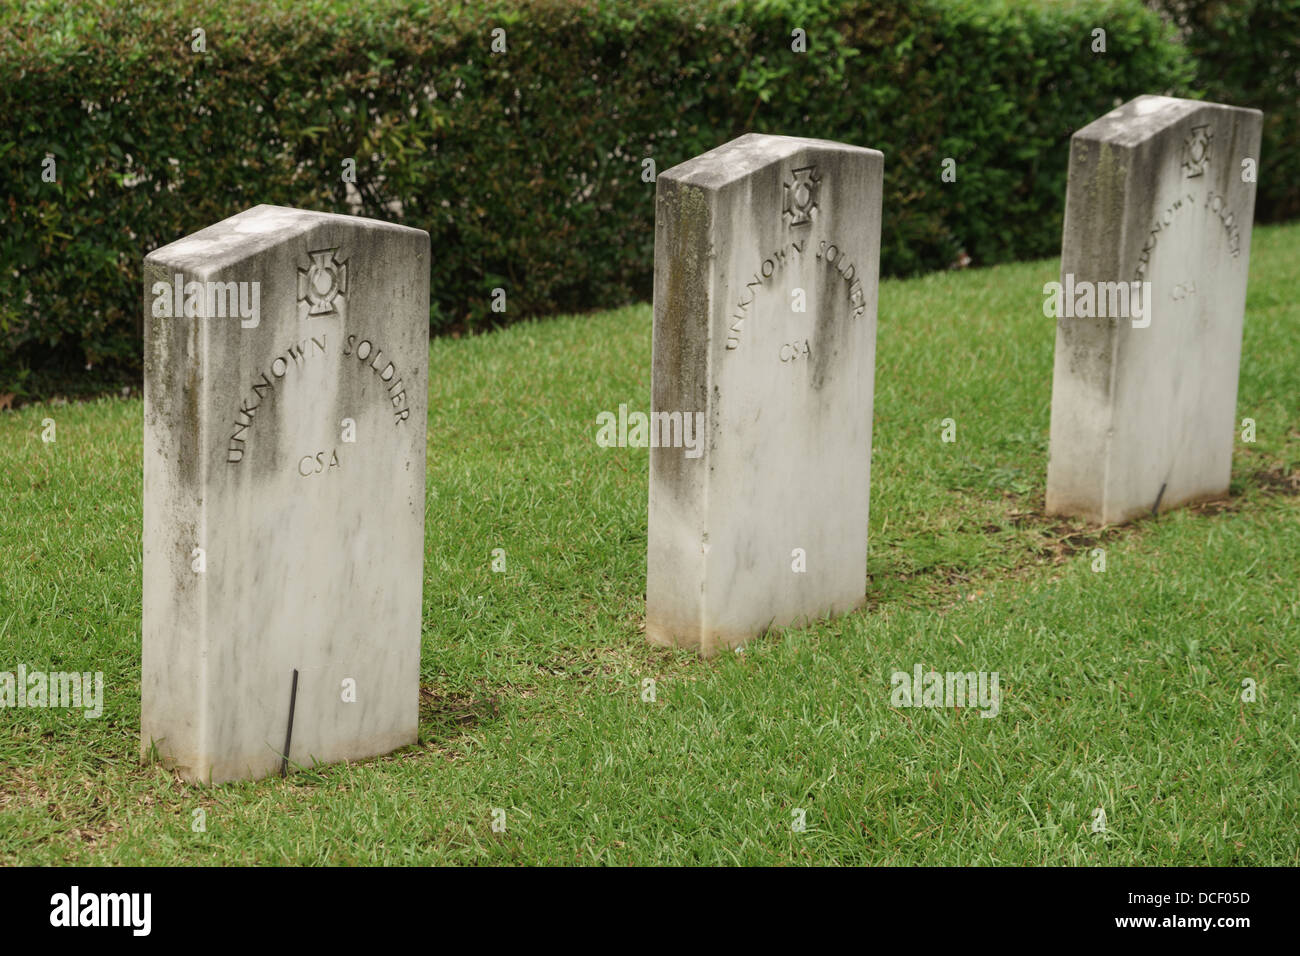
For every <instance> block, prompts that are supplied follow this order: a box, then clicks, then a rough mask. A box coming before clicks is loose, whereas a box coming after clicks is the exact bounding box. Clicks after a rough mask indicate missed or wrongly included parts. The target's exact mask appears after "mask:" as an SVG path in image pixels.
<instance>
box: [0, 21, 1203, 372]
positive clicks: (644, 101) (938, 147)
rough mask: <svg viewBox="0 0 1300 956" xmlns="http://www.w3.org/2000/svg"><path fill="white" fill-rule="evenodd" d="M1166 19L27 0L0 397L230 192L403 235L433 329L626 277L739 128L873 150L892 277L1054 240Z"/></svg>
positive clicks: (100, 319) (1034, 249)
mask: <svg viewBox="0 0 1300 956" xmlns="http://www.w3.org/2000/svg"><path fill="white" fill-rule="evenodd" d="M345 7H346V8H345ZM353 7H355V9H353ZM195 27H202V28H203V29H204V31H205V34H206V36H205V40H206V52H205V53H197V52H194V51H193V50H192V30H193V28H195ZM1097 27H1101V28H1104V29H1105V30H1106V31H1107V50H1106V52H1105V53H1104V54H1099V53H1094V52H1092V51H1091V44H1092V30H1093V29H1094V28H1097ZM496 28H502V29H504V30H505V31H506V34H505V35H506V43H507V51H506V52H505V53H493V52H492V51H491V48H490V45H491V41H492V36H491V34H492V31H493V30H494V29H496ZM796 28H799V29H802V30H805V31H806V33H807V45H808V49H807V52H806V53H802V54H801V53H795V52H792V49H791V46H792V39H791V33H792V31H793V30H794V29H796ZM1169 35H1170V30H1169V28H1167V27H1166V26H1165V24H1164V23H1163V22H1162V21H1161V18H1160V17H1159V16H1158V15H1157V14H1156V13H1155V12H1153V11H1151V10H1149V9H1147V8H1146V7H1144V6H1143V5H1142V4H1141V3H1140V2H1139V0H1110V2H1104V3H1100V4H1090V5H1087V6H1083V5H1074V4H1055V3H1052V4H1046V5H1043V6H1041V7H1040V6H1033V5H1030V6H1025V5H1023V4H1021V5H1016V6H1011V5H1006V4H999V3H995V4H992V5H989V4H987V3H979V2H972V3H951V2H938V0H898V2H890V3H879V2H868V0H821V2H818V0H783V2H769V3H758V4H754V3H746V4H737V3H723V2H717V0H713V2H704V0H688V2H681V0H650V2H643V3H637V4H611V3H596V2H581V0H563V2H561V0H541V2H531V3H526V2H520V0H514V2H509V3H504V2H491V3H485V4H477V5H474V6H473V7H463V6H461V5H459V4H454V3H444V2H415V0H383V2H377V3H362V4H351V3H349V4H346V5H345V4H340V3H312V2H298V3H289V2H286V0H277V2H274V3H257V2H250V0H230V2H221V3H211V4H209V3H197V2H173V3H167V4H156V3H155V4H141V5H136V6H132V7H125V6H119V5H118V4H115V3H105V2H87V0H80V2H78V0H70V3H35V4H30V3H29V4H27V5H26V6H24V7H22V8H21V10H20V12H10V13H8V14H6V15H5V20H4V22H3V24H0V78H3V84H0V115H3V116H4V117H5V120H4V129H3V131H2V132H0V156H2V157H3V159H4V163H5V168H6V171H7V175H6V176H5V177H4V179H3V181H2V182H0V219H2V223H0V225H2V227H3V228H2V229H0V261H2V262H3V268H4V269H5V271H6V281H4V282H3V284H0V391H5V390H6V389H8V390H13V389H15V388H17V389H19V390H20V391H21V390H22V388H23V385H22V377H23V375H24V374H25V371H24V370H25V369H26V368H28V367H29V366H30V365H32V364H34V363H36V362H37V361H38V360H42V359H44V358H46V357H48V356H50V355H54V356H60V355H61V356H63V357H64V358H65V360H66V359H67V358H68V357H69V356H72V357H74V358H75V359H76V361H77V362H78V363H82V362H90V363H96V364H99V363H109V364H117V365H120V366H121V367H123V368H128V369H129V368H132V367H133V366H134V364H135V363H136V362H137V361H138V354H139V350H140V331H139V329H140V325H139V314H140V303H141V288H140V283H141V279H140V260H141V258H142V257H143V256H144V255H145V254H146V253H147V252H148V251H150V250H151V249H154V248H156V247H158V246H160V245H163V244H165V243H167V242H170V241H172V240H174V239H176V238H178V237H180V236H182V235H185V234H186V233H189V232H192V231H194V230H196V229H198V228H201V227H202V226H205V225H208V224H211V223H213V222H216V221H218V220H220V219H223V218H225V217H227V216H229V215H232V214H234V213H236V212H238V211H240V210H241V209H244V208H247V207H249V206H252V205H255V204H257V203H277V204H283V205H291V206H298V207H304V208H312V209H321V210H332V211H337V212H349V211H358V212H359V213H360V214H362V215H367V216H374V217H378V218H385V219H391V220H394V221H400V222H403V223H407V224H409V225H414V226H419V227H421V228H423V229H427V230H428V231H429V232H430V234H431V235H432V239H433V250H434V256H433V277H432V297H433V306H432V316H431V320H432V322H433V326H434V330H435V331H439V330H446V329H449V328H453V327H471V328H472V327H476V326H481V325H483V324H485V323H487V322H491V321H493V320H500V319H504V318H509V319H515V318H518V317H521V316H526V315H530V314H541V313H548V312H555V311H569V310H574V311H576V310H584V309H589V308H594V307H605V306H613V305H617V304H621V303H624V302H627V301H632V300H637V299H647V298H648V297H649V295H650V280H651V269H652V250H653V228H652V222H653V215H654V202H653V195H654V186H653V184H652V183H647V182H644V181H643V179H642V171H643V162H642V161H643V160H644V159H646V158H652V159H653V160H654V161H655V163H656V165H657V168H658V170H659V171H662V170H664V169H666V168H668V167H669V166H672V165H674V164H676V163H678V162H681V161H683V160H686V159H688V158H690V157H691V156H694V155H696V154H698V153H701V152H703V151H705V150H707V149H710V148H712V147H714V146H716V145H718V144H720V143H722V142H725V141H726V140H728V139H730V138H732V137H734V136H737V135H739V134H740V133H743V132H745V131H748V130H756V131H763V132H779V133H786V134H792V135H803V136H817V137H825V138H829V139H837V140H843V141H846V142H851V143H857V144H861V145H868V146H872V147H875V148H878V149H881V150H882V151H883V152H884V153H885V164H886V166H885V168H886V181H885V197H884V237H883V239H884V242H883V252H882V268H883V270H884V271H885V272H886V273H888V274H906V273H913V272H917V271H921V270H926V269H934V268H943V267H945V266H948V265H949V264H951V263H952V262H953V261H954V260H956V259H957V258H958V256H959V255H960V254H961V253H963V252H964V253H965V254H966V255H968V256H969V257H970V258H971V259H972V261H973V262H974V263H975V264H977V265H981V264H988V263H993V262H998V261H1002V260H1007V259H1012V258H1017V257H1025V256H1040V255H1050V254H1052V253H1053V252H1055V251H1056V250H1057V249H1058V248H1059V242H1060V230H1061V214H1062V208H1063V202H1064V195H1065V176H1066V161H1067V153H1068V146H1067V144H1068V140H1069V137H1070V134H1071V133H1072V132H1073V131H1074V130H1075V129H1077V128H1078V127H1079V126H1082V125H1084V124H1085V123H1087V122H1089V121H1090V120H1092V119H1093V118H1095V117H1096V116H1097V115H1098V114H1100V113H1102V112H1104V111H1106V110H1108V109H1110V108H1112V107H1113V106H1114V105H1116V104H1117V103H1119V102H1122V101H1123V100H1126V99H1128V98H1130V97H1132V96H1135V95H1137V94H1139V93H1150V92H1175V93H1177V92H1184V91H1185V88H1186V84H1187V81H1188V79H1189V77H1190V65H1189V63H1188V61H1187V59H1186V57H1185V55H1184V53H1183V51H1182V50H1181V49H1180V48H1179V47H1177V46H1175V45H1173V44H1171V43H1170V42H1169ZM47 153H48V154H52V155H53V156H54V158H55V160H56V162H57V171H58V182H57V183H56V184H50V183H44V182H42V180H41V171H42V160H43V158H44V157H45V156H46V155H47ZM348 157H355V159H356V163H357V177H358V184H357V187H356V189H357V195H356V196H355V199H356V200H357V201H359V203H360V206H359V208H357V207H354V206H352V205H350V203H349V193H348V187H347V186H345V184H344V183H343V182H342V180H341V175H340V174H341V170H342V163H343V161H344V159H345V158H348ZM946 157H951V158H953V159H955V160H956V163H957V181H956V182H955V183H944V182H942V181H941V179H940V172H941V163H942V161H943V159H944V158H946ZM496 287H503V288H505V289H506V290H507V303H508V312H507V313H506V315H505V316H501V315H496V314H494V313H492V312H491V311H490V303H491V293H492V290H493V289H494V288H496Z"/></svg>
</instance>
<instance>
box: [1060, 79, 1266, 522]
mask: <svg viewBox="0 0 1300 956" xmlns="http://www.w3.org/2000/svg"><path fill="white" fill-rule="evenodd" d="M1261 121H1262V114H1261V113H1260V112H1259V111H1258V110H1250V109H1239V108H1236V107H1230V106H1223V105H1220V104H1216V103H1204V102H1197V101H1192V100H1178V99H1171V98H1168V97H1159V96H1141V97H1138V98H1137V99H1135V100H1133V101H1131V102H1129V103H1126V104H1125V105H1124V106H1122V107H1120V108H1119V109H1117V110H1115V111H1113V112H1112V113H1109V114H1107V115H1106V116H1104V117H1102V118H1100V119H1098V120H1096V121H1095V122H1093V123H1091V124H1089V125H1088V126H1087V127H1085V128H1084V129H1082V130H1080V131H1079V132H1077V133H1076V134H1075V135H1074V137H1073V139H1072V141H1071V150H1070V178H1069V187H1068V191H1067V196H1066V212H1065V228H1064V234H1063V238H1062V244H1061V282H1062V285H1066V284H1067V281H1068V280H1072V282H1073V284H1074V285H1075V286H1076V287H1078V285H1079V283H1081V282H1088V283H1093V284H1094V285H1095V286H1096V287H1097V288H1099V289H1104V288H1105V287H1104V286H1102V284H1103V283H1106V284H1114V283H1126V284H1131V283H1133V282H1139V283H1150V303H1149V311H1148V312H1147V314H1146V315H1143V316H1141V317H1137V316H1130V315H1124V316H1116V315H1114V314H1106V315H1101V314H1093V315H1090V316H1083V317H1079V316H1074V317H1071V316H1063V317H1061V318H1060V319H1058V322H1057V333H1056V360H1055V369H1054V373H1053V384H1052V426H1051V428H1052V431H1051V454H1050V461H1049V465H1048V477H1047V510H1048V512H1049V513H1052V514H1064V515H1073V516H1077V517H1081V518H1085V519H1087V520H1089V521H1092V522H1096V523H1102V524H1112V523H1118V522H1123V521H1127V520H1130V519H1132V518H1134V517H1137V516H1140V515H1142V514H1150V513H1152V512H1153V511H1156V510H1159V511H1165V510H1168V509H1170V508H1174V507H1177V506H1179V505H1182V504H1186V503H1189V502H1192V501H1195V500H1197V499H1201V498H1206V497H1213V496H1216V495H1220V494H1223V493H1225V492H1226V491H1227V488H1228V481H1229V475H1230V472H1231V464H1232V449H1233V442H1234V434H1235V413H1236V398H1237V378H1238V370H1239V366H1240V359H1241V333H1242V319H1243V315H1244V311H1245V300H1246V277H1247V274H1248V271H1249V264H1250V229H1251V223H1252V220H1253V217H1254V206H1255V183H1254V182H1253V181H1243V177H1242V171H1243V168H1242V161H1243V160H1247V159H1249V160H1253V161H1254V162H1255V163H1256V164H1257V163H1258V160H1259V145H1260V131H1261ZM1067 288H1068V286H1067ZM1101 299H1102V294H1101V293H1099V294H1098V295H1097V306H1098V307H1099V306H1100V304H1101ZM1108 311H1110V310H1108Z"/></svg>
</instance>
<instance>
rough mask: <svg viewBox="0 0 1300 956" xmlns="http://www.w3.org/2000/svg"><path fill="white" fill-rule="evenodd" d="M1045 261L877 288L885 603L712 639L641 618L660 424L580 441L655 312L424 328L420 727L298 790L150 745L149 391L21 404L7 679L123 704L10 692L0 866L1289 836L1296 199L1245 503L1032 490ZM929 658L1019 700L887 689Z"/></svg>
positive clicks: (1292, 853) (674, 857)
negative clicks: (742, 644)
mask: <svg viewBox="0 0 1300 956" xmlns="http://www.w3.org/2000/svg"><path fill="white" fill-rule="evenodd" d="M1056 271H1057V264H1056V263H1055V262H1054V261H1042V262H1034V263H1026V264H1019V265H1012V266H1005V267H999V268H995V269H987V270H973V271H963V272H953V273H946V274H938V275H932V276H928V277H925V278H922V279H918V280H912V281H891V282H886V283H884V284H883V286H882V289H881V295H880V326H879V340H878V349H877V379H876V405H875V436H874V437H875V446H874V452H873V463H872V475H871V551H870V558H869V575H870V579H869V581H868V582H867V589H868V598H869V601H868V606H867V608H866V609H864V610H863V611H861V612H859V613H856V614H853V615H850V616H848V617H845V618H842V619H840V620H837V621H833V622H830V623H824V624H820V625H817V626H814V627H809V628H805V629H800V630H789V631H785V632H783V633H778V634H772V635H769V636H767V637H765V638H763V639H761V640H758V641H756V642H754V643H752V644H751V645H750V646H749V647H747V648H746V649H745V651H744V653H742V654H726V655H723V656H720V657H719V658H717V659H715V660H710V661H700V660H698V659H696V658H695V657H694V656H693V655H691V654H688V653H681V652H669V651H664V650H660V649H653V648H651V647H649V646H647V645H646V644H645V642H644V637H643V635H642V630H641V628H642V614H643V610H644V583H645V546H646V495H647V490H646V488H647V485H646V470H647V452H646V450H644V449H631V448H623V449H619V448H601V447H599V446H598V445H597V444H596V440H595V435H596V424H595V422H596V415H597V413H598V412H600V411H605V410H612V411H616V410H617V409H618V406H619V404H620V403H626V404H627V405H628V406H629V407H630V408H633V409H641V410H647V409H648V406H649V398H650V387H649V386H650V329H651V316H650V309H649V307H648V306H638V307H635V308H628V309H621V310H617V311H613V312H606V313H601V314H595V315H587V316H578V317H566V318H559V319H553V320H547V321H543V322H536V323H531V322H530V323H525V324H521V325H517V326H514V327H512V328H509V329H507V330H505V331H502V332H498V333H494V334H490V335H486V336H482V337H476V338H470V339H460V340H452V339H441V340H438V341H435V342H434V343H433V345H432V350H431V369H430V379H431V382H432V386H431V394H430V416H429V471H428V482H429V488H428V519H427V546H426V576H425V588H424V602H425V606H424V633H423V654H422V659H421V670H422V683H423V692H422V706H421V725H420V744H419V745H418V746H415V747H411V748H408V749H406V750H404V751H401V752H398V753H395V754H393V755H390V756H387V757H382V758H378V759H374V760H370V761H366V762H363V763H359V764H353V765H334V766H328V767H310V766H309V767H304V768H301V769H300V770H299V771H298V772H296V773H294V774H292V775H291V776H290V777H289V778H288V779H287V780H280V779H278V778H276V779H270V780H264V781H261V782H258V783H244V784H230V785H224V786H218V787H203V786H193V785H189V784H186V783H184V782H182V781H181V780H179V779H178V778H177V777H176V776H175V775H174V774H172V773H171V772H169V771H167V770H165V769H163V768H162V767H161V766H158V765H155V764H141V763H140V761H139V758H138V748H139V740H138V735H139V715H140V590H141V581H140V574H141V566H140V553H141V551H140V549H141V545H140V527H141V448H140V440H141V414H142V413H141V403H140V401H139V400H138V399H136V400H119V399H103V400H99V401H94V402H90V403H86V404H63V405H59V404H45V405H39V406H30V407H26V408H23V409H20V410H18V411H16V412H9V413H0V508H2V509H3V510H2V511H0V670H8V671H13V670H16V668H17V666H18V665H19V664H24V665H25V666H26V667H27V668H28V669H29V670H44V671H71V670H76V671H102V672H103V674H104V680H105V694H106V702H105V707H104V713H103V716H101V717H100V718H98V719H89V720H88V719H85V718H84V717H83V716H82V715H81V714H80V713H79V712H68V711H56V710H39V709H25V710H18V709H6V710H3V711H0V862H3V863H8V864H15V863H22V864H51V863H85V864H175V863H182V864H184V863H194V864H251V863H267V864H283V863H310V864H364V863H386V864H400V863H420V864H428V863H558V864H566V863H605V864H649V863H683V864H685V863H754V864H772V863H777V864H780V863H849V864H971V863H974V864H1024V863H1031V864H1038V863H1043V864H1060V863H1069V864H1075V863H1077V864H1161V865H1163V864H1205V863H1215V864H1232V863H1243V864H1292V865H1294V864H1296V863H1297V862H1300V849H1298V848H1297V847H1298V845H1300V841H1297V839H1296V830H1295V821H1296V819H1297V816H1298V815H1300V814H1298V811H1300V806H1298V801H1300V760H1297V743H1298V737H1300V726H1298V722H1297V707H1296V700H1297V696H1296V692H1297V679H1296V672H1295V664H1296V651H1297V647H1298V646H1300V584H1298V583H1300V495H1298V493H1300V477H1298V475H1297V472H1298V469H1300V305H1297V302H1296V292H1297V290H1300V226H1291V227H1274V228H1260V229H1257V230H1256V231H1255V235H1254V247H1253V249H1252V257H1251V279H1250V293H1249V299H1248V303H1247V318H1246V331H1245V348H1244V358H1243V362H1242V376H1241V389H1240V397H1239V400H1238V414H1237V419H1238V421H1240V420H1241V419H1243V418H1247V417H1249V418H1253V419H1254V420H1255V422H1256V426H1257V436H1258V440H1257V442H1256V443H1254V444H1247V443H1244V442H1242V441H1241V440H1240V436H1239V440H1238V442H1237V450H1236V457H1235V461H1234V466H1233V484H1232V494H1231V497H1230V498H1229V499H1228V500H1226V501H1224V502H1220V503H1214V504H1210V505H1207V506H1203V507H1199V508H1196V509H1192V510H1185V511H1180V512H1175V513H1170V514H1168V515H1165V516H1162V517H1160V518H1159V519H1150V520H1146V521H1142V522H1138V523H1136V524H1135V525H1132V526H1128V527H1125V528H1118V529H1108V530H1106V531H1102V532H1098V531H1096V530H1095V529H1089V528H1086V527H1084V526H1083V525H1080V524H1075V523H1071V522H1068V521H1061V520H1057V519H1048V518H1046V517H1044V516H1043V515H1042V504H1043V492H1044V481H1045V474H1046V465H1047V438H1048V422H1049V404H1050V398H1051V376H1052V348H1053V342H1054V323H1053V321H1052V320H1050V319H1047V318H1045V317H1044V316H1043V314H1042V302H1043V294H1042V286H1043V283H1044V282H1047V281H1049V280H1052V279H1055V278H1056ZM946 418H951V419H953V420H954V421H955V423H956V427H957V441H956V442H955V443H951V444H949V443H944V442H942V441H940V430H941V426H940V423H941V422H942V421H943V419H946ZM45 419H53V420H54V423H55V427H56V433H55V434H56V439H57V440H56V441H55V442H53V443H45V442H42V440H41V432H42V428H43V421H44V420H45ZM789 494H790V502H791V506H792V507H793V506H797V505H798V504H799V503H801V501H802V492H801V489H799V488H791V489H789ZM497 548H501V549H504V551H505V561H506V567H505V571H504V573H494V572H493V570H492V557H493V549H497ZM1099 548H1100V549H1104V551H1105V570H1104V571H1094V570H1093V568H1094V566H1096V565H1097V563H1098V559H1097V557H1096V555H1095V551H1096V549H1099ZM918 664H919V665H921V666H922V667H923V668H924V669H925V670H927V671H928V670H931V669H934V670H937V671H940V672H947V671H972V670H973V671H988V672H993V671H996V672H997V673H998V675H999V680H1000V690H1001V698H1002V699H1001V707H1000V713H999V714H998V716H996V717H993V718H982V717H981V716H980V715H979V712H978V710H974V709H970V708H967V709H961V710H955V709H942V708H936V709H920V708H912V709H903V708H895V707H891V699H890V698H891V690H892V687H891V682H890V677H891V674H892V673H893V672H895V671H905V672H909V673H910V672H911V671H912V669H913V668H914V667H915V666H916V665H918ZM647 680H653V682H654V683H653V685H650V684H647V683H646V682H647ZM1248 680H1249V681H1253V682H1254V683H1255V686H1256V688H1257V690H1256V693H1255V699H1254V700H1253V701H1247V700H1243V699H1242V697H1243V686H1244V685H1243V682H1245V681H1248ZM649 698H653V699H649ZM1097 808H1102V809H1103V810H1104V812H1105V830H1104V832H1094V822H1095V821H1096V820H1097V819H1098V814H1097ZM494 809H500V810H504V811H505V812H504V817H502V816H501V815H500V814H498V815H497V816H496V819H497V820H498V821H501V820H502V819H503V820H504V824H505V826H504V831H502V832H496V831H494V829H493V820H494V813H493V811H494ZM197 810H203V811H204V814H202V815H196V813H195V811H197ZM798 811H802V814H800V813H799V812H798ZM800 818H802V819H803V820H804V821H805V828H804V829H803V830H802V831H800V830H797V829H796V828H795V827H794V826H793V825H792V824H794V823H795V822H796V821H797V820H798V819H800ZM199 819H202V821H203V823H204V825H205V829H203V830H202V832H196V831H195V826H196V822H197V821H198V820H199Z"/></svg>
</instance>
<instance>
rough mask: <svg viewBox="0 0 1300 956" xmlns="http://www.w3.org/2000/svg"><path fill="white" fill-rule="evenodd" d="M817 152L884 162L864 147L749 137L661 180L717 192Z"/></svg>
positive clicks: (682, 165)
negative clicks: (799, 155)
mask: <svg viewBox="0 0 1300 956" xmlns="http://www.w3.org/2000/svg"><path fill="white" fill-rule="evenodd" d="M810 148H816V149H822V150H830V151H833V152H846V153H874V154H876V155H877V156H881V157H882V158H883V156H884V154H883V153H881V152H880V151H879V150H875V149H867V148H865V147H862V146H850V145H849V144H847V143H837V142H835V141H834V140H830V139H810V138H805V137H802V136H775V135H772V134H769V133H746V134H744V135H743V136H738V137H737V138H736V139H733V140H731V141H730V142H728V143H723V144H722V145H721V146H718V147H716V148H715V149H711V150H709V151H708V152H707V153H701V154H700V155H699V156H696V157H695V158H693V159H688V160H687V161H686V162H684V163H679V164H678V165H676V166H674V167H672V168H671V169H668V170H665V171H664V172H662V173H660V174H659V177H660V178H666V179H672V180H676V181H677V182H682V183H687V184H689V185H691V186H700V187H703V188H706V189H717V188H719V187H722V186H726V185H728V184H730V183H733V182H735V181H737V180H740V179H744V178H745V177H746V176H748V175H750V174H751V173H753V172H755V171H757V170H759V169H762V168H763V167H765V166H769V165H771V164H772V163H779V162H781V161H783V160H786V159H789V158H790V157H791V156H793V155H795V154H796V153H799V152H801V151H803V150H806V149H810Z"/></svg>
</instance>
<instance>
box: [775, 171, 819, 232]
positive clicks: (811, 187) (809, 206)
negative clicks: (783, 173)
mask: <svg viewBox="0 0 1300 956" xmlns="http://www.w3.org/2000/svg"><path fill="white" fill-rule="evenodd" d="M820 185H821V178H820V177H818V175H817V167H816V166H802V167H800V168H799V169H796V170H793V171H792V172H791V174H790V181H789V182H787V183H786V184H785V210H784V211H783V212H782V214H781V216H782V218H783V219H785V221H786V225H789V226H806V225H809V224H810V223H811V222H812V221H813V218H814V217H815V214H816V211H817V192H818V187H819V186H820Z"/></svg>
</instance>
